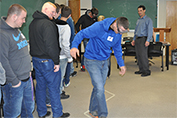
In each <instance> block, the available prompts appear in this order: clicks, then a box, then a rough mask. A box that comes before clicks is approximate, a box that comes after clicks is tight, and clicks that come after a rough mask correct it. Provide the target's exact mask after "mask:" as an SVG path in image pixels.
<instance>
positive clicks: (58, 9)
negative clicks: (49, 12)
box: [54, 3, 61, 13]
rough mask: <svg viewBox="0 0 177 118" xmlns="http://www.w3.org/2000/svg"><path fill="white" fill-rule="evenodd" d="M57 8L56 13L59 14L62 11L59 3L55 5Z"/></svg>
mask: <svg viewBox="0 0 177 118" xmlns="http://www.w3.org/2000/svg"><path fill="white" fill-rule="evenodd" d="M54 4H55V6H56V12H57V13H58V12H59V11H60V9H61V6H60V5H59V4H58V3H54Z"/></svg>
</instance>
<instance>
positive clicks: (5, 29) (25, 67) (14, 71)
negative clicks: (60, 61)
mask: <svg viewBox="0 0 177 118" xmlns="http://www.w3.org/2000/svg"><path fill="white" fill-rule="evenodd" d="M5 20H6V17H2V18H1V20H0V62H1V64H2V66H3V68H4V70H5V73H6V83H11V84H12V85H13V86H14V85H17V84H18V83H19V82H20V81H21V80H25V79H27V78H28V77H29V73H30V71H31V59H30V55H29V51H28V42H27V40H26V38H25V36H24V35H23V34H22V32H21V31H20V30H19V29H18V28H12V27H10V26H9V25H8V24H7V23H6V22H5Z"/></svg>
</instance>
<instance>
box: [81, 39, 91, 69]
mask: <svg viewBox="0 0 177 118" xmlns="http://www.w3.org/2000/svg"><path fill="white" fill-rule="evenodd" d="M88 41H89V39H86V38H84V39H83V43H84V49H85V48H86V46H87V43H88ZM83 65H84V56H83V57H82V59H81V66H83Z"/></svg>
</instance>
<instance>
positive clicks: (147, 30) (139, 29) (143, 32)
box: [133, 15, 153, 42]
mask: <svg viewBox="0 0 177 118" xmlns="http://www.w3.org/2000/svg"><path fill="white" fill-rule="evenodd" d="M152 34H153V23H152V20H151V18H149V17H147V16H146V15H145V16H144V17H142V18H141V17H140V18H139V19H138V20H137V22H136V28H135V33H134V39H133V40H135V39H136V37H142V36H147V41H148V42H150V40H151V39H152Z"/></svg>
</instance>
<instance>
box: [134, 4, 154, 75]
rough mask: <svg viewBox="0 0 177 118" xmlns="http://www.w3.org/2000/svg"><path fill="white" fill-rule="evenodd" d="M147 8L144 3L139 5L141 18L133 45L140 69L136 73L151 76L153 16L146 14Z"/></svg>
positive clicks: (137, 24)
mask: <svg viewBox="0 0 177 118" xmlns="http://www.w3.org/2000/svg"><path fill="white" fill-rule="evenodd" d="M145 12H146V8H145V6H143V5H140V6H139V7H138V14H139V16H140V18H139V19H138V20H137V23H136V28H135V33H134V39H133V41H132V45H133V46H135V51H136V56H137V60H138V66H139V70H138V71H136V72H135V74H141V76H142V77H145V76H149V75H150V74H151V71H150V70H149V61H148V46H149V42H150V40H151V38H152V34H153V23H152V20H151V18H149V17H147V16H146V15H145Z"/></svg>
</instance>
